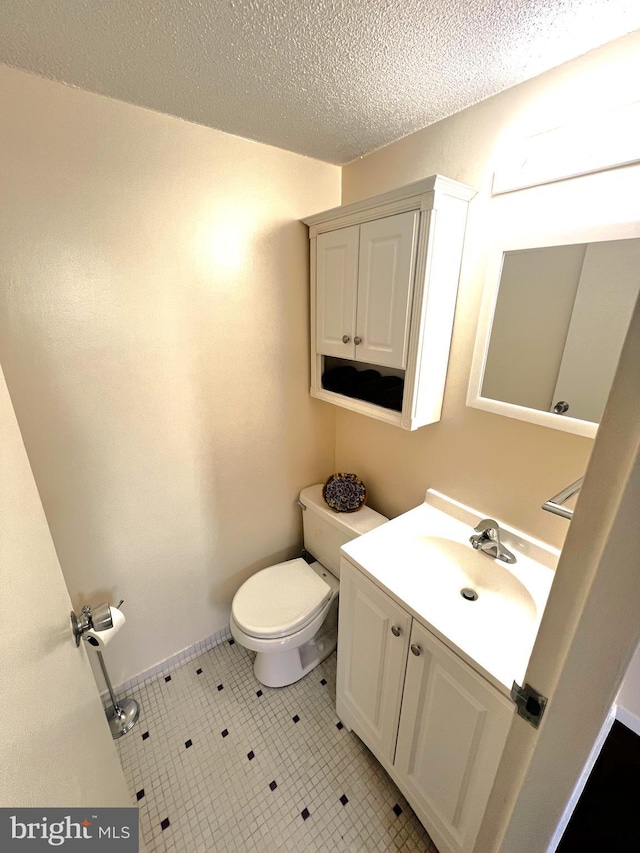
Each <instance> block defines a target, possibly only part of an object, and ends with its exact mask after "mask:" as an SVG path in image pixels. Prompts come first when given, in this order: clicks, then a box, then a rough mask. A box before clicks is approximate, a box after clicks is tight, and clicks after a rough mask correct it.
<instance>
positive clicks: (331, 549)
mask: <svg viewBox="0 0 640 853" xmlns="http://www.w3.org/2000/svg"><path fill="white" fill-rule="evenodd" d="M299 503H300V506H301V507H302V509H303V513H302V520H303V529H304V547H305V557H304V558H303V557H298V558H297V559H295V560H287V561H286V562H284V563H276V564H275V565H273V566H269V567H268V568H266V569H262V570H261V571H259V572H256V574H255V575H252V576H251V577H250V578H249V579H248V580H246V581H245V582H244V583H243V584H242V586H241V587H240V589H239V590H238V591H237V592H236V594H235V596H234V599H233V604H232V605H231V634H232V636H233V638H234V640H235V641H236V642H237V643H239V644H240V645H241V646H244V647H245V648H246V649H251V650H252V651H254V652H256V658H255V661H254V664H253V670H254V673H255V676H256V678H257V679H258V681H259V682H260V683H261V684H264V685H265V686H266V687H285V686H286V685H287V684H293V683H294V682H296V681H299V680H300V679H301V678H303V677H304V676H305V675H306V674H307V673H308V672H310V671H311V670H312V669H313V668H314V667H316V666H317V665H318V664H319V663H320V662H321V661H323V660H324V659H325V658H326V657H327V655H330V654H331V652H332V651H333V650H334V649H335V647H336V643H337V640H338V594H339V591H340V583H339V580H338V579H339V577H340V548H341V546H342V545H345V544H346V543H347V542H350V541H351V540H352V539H355V538H356V537H357V536H360V535H362V534H363V533H366V532H367V531H368V530H373V529H374V527H379V526H380V525H381V524H384V523H385V521H388V519H387V518H385V517H384V516H383V515H380V513H378V512H375V511H374V510H372V509H370V508H369V507H367V506H363V507H361V508H360V509H359V510H358V511H357V512H335V511H334V510H332V509H330V508H329V507H328V506H327V504H326V503H325V501H324V498H323V497H322V484H318V485H315V486H308V487H307V488H306V489H303V490H302V492H301V493H300V501H299Z"/></svg>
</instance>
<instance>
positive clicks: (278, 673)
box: [253, 631, 338, 687]
mask: <svg viewBox="0 0 640 853" xmlns="http://www.w3.org/2000/svg"><path fill="white" fill-rule="evenodd" d="M337 642H338V632H337V631H334V632H327V633H322V635H321V636H320V635H318V636H315V637H313V639H311V640H309V641H308V642H307V643H305V644H304V645H303V646H300V647H299V648H297V649H287V650H286V651H283V652H256V659H255V661H254V662H253V672H254V675H255V677H256V678H257V679H258V681H259V682H260V684H264V686H265V687H286V686H287V685H289V684H295V682H296V681H300V679H301V678H304V676H305V675H307V673H309V672H311V670H312V669H314V668H315V667H316V666H318V664H319V663H322V661H323V660H324V659H325V658H326V657H328V656H329V655H330V654H331V652H332V651H333V650H334V649H335V647H336V645H337Z"/></svg>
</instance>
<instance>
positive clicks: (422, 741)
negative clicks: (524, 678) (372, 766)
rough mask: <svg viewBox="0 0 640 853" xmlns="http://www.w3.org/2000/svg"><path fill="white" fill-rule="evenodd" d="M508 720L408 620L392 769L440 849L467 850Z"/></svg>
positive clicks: (475, 679) (484, 690) (490, 695)
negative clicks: (408, 646) (409, 627)
mask: <svg viewBox="0 0 640 853" xmlns="http://www.w3.org/2000/svg"><path fill="white" fill-rule="evenodd" d="M415 652H417V653H418V654H417V655H416V654H415ZM512 718H513V705H512V704H511V702H510V701H509V700H508V699H507V698H506V697H505V696H503V695H502V694H500V693H499V692H498V691H497V690H496V689H495V688H494V687H492V686H491V685H490V684H489V683H488V682H487V681H485V680H484V679H483V678H481V677H480V676H479V675H478V674H477V673H475V672H473V671H472V670H471V669H470V668H469V666H468V665H467V664H465V663H464V662H463V661H461V660H460V658H458V657H457V655H455V654H453V652H451V651H449V649H447V648H446V647H445V646H444V645H443V644H442V643H441V642H440V641H439V640H437V639H436V638H435V637H434V636H433V635H432V634H430V633H429V632H428V631H427V630H426V629H425V628H423V627H422V626H421V625H420V624H419V623H417V622H415V621H414V623H413V628H412V632H411V651H410V653H409V660H408V663H407V675H406V680H405V689H404V697H403V705H402V715H401V718H400V728H399V731H398V746H397V751H396V769H397V770H398V773H399V774H400V777H401V778H402V780H403V782H404V783H405V788H406V790H405V794H406V795H407V797H408V799H409V801H410V802H411V803H412V805H413V806H414V808H416V809H417V812H418V815H420V813H421V812H422V819H423V820H426V821H427V824H426V825H427V826H428V827H430V829H429V831H430V832H431V831H432V829H431V828H433V830H434V832H433V835H432V837H433V838H434V841H435V842H436V844H437V845H438V847H439V849H440V850H441V851H444V850H451V851H464V853H467V851H470V850H472V849H473V845H474V843H475V839H476V835H477V833H478V829H479V828H480V821H481V820H482V815H483V813H484V810H485V807H486V804H487V800H488V798H489V793H490V792H491V787H492V785H493V780H494V778H495V775H496V771H497V769H498V763H499V761H500V757H501V755H502V750H503V748H504V744H505V741H506V738H507V733H508V731H509V726H510V724H511V720H512Z"/></svg>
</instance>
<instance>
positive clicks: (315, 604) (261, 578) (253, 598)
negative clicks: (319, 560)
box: [231, 557, 332, 639]
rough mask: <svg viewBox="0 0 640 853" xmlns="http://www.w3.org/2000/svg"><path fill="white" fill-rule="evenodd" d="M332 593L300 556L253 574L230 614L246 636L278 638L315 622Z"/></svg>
mask: <svg viewBox="0 0 640 853" xmlns="http://www.w3.org/2000/svg"><path fill="white" fill-rule="evenodd" d="M331 594H332V590H331V587H330V586H329V584H327V583H325V581H324V580H322V578H321V577H320V576H319V575H318V574H317V573H316V572H315V571H314V570H313V569H312V568H311V566H309V565H308V564H307V563H306V562H305V561H304V560H303V559H302V558H301V557H298V558H297V559H295V560H287V561H286V562H284V563H276V565H274V566H269V567H268V568H266V569H262V570H261V571H259V572H257V573H256V574H255V575H252V576H251V577H250V578H249V579H248V580H246V581H245V582H244V583H243V584H242V586H241V587H240V589H239V590H238V592H237V593H236V594H235V597H234V599H233V605H232V608H231V612H232V615H233V618H234V620H235V622H236V624H237V625H238V627H239V628H240V629H241V630H243V631H244V632H245V633H246V634H249V635H250V636H252V637H258V638H262V639H276V638H278V637H286V636H288V635H289V634H294V633H296V632H297V631H300V630H301V629H302V628H304V627H305V626H306V625H308V624H309V623H310V622H312V621H313V619H314V618H315V617H316V616H317V615H318V613H319V612H320V611H321V610H322V609H323V607H324V606H325V605H326V604H327V602H328V601H329V599H330V598H331Z"/></svg>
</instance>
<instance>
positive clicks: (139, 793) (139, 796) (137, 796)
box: [136, 788, 144, 802]
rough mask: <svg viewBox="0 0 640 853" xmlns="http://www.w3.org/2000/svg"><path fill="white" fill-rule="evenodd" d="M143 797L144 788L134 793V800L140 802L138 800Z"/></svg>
mask: <svg viewBox="0 0 640 853" xmlns="http://www.w3.org/2000/svg"><path fill="white" fill-rule="evenodd" d="M143 797H144V788H140V790H139V791H136V800H137V801H138V802H140V800H141V799H142V798H143Z"/></svg>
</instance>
